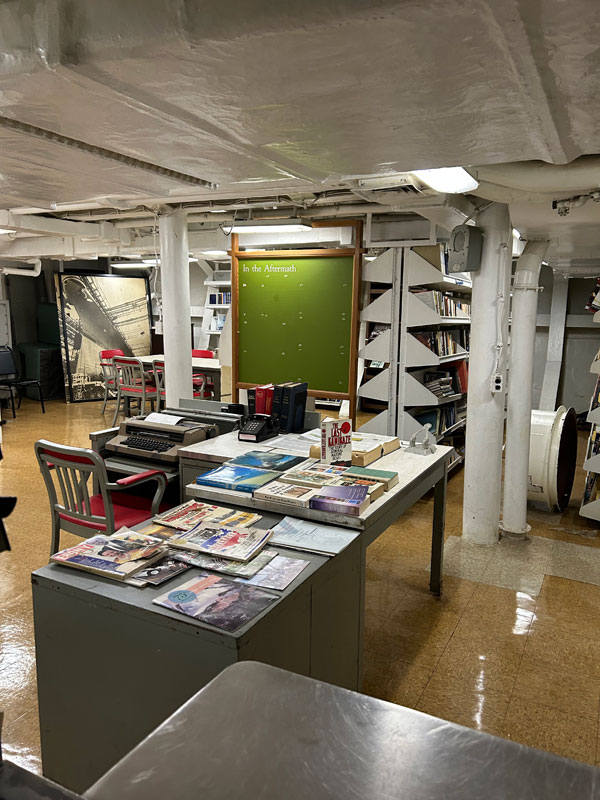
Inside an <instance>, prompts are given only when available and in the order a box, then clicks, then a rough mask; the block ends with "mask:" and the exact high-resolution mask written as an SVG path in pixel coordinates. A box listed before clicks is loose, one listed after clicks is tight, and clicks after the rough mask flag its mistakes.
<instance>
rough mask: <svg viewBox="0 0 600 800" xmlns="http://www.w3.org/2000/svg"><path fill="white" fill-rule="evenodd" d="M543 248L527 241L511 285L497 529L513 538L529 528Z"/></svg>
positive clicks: (523, 534) (542, 245)
mask: <svg viewBox="0 0 600 800" xmlns="http://www.w3.org/2000/svg"><path fill="white" fill-rule="evenodd" d="M547 250H548V242H545V241H539V242H527V244H526V245H525V249H524V250H523V252H522V254H521V256H520V258H519V261H518V262H517V269H516V271H515V277H514V281H513V300H512V319H511V335H510V369H509V371H508V416H507V422H506V454H505V458H504V510H503V515H502V522H501V524H500V529H501V530H502V532H503V533H507V534H509V535H511V536H515V537H518V536H525V534H526V533H527V531H528V530H529V526H528V525H527V489H528V481H529V439H530V436H531V403H532V391H533V358H534V354H535V327H536V318H537V303H538V290H539V287H538V279H539V276H540V268H541V266H542V261H543V259H544V257H545V255H546V252H547Z"/></svg>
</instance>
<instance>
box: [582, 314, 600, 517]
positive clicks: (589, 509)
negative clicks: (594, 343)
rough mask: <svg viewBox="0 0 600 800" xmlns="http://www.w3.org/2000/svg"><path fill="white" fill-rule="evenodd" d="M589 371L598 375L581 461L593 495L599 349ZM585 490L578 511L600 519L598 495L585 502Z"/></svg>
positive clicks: (597, 473)
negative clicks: (589, 425) (585, 446)
mask: <svg viewBox="0 0 600 800" xmlns="http://www.w3.org/2000/svg"><path fill="white" fill-rule="evenodd" d="M594 322H598V323H600V311H596V313H595V314H594ZM590 372H592V373H593V374H595V375H598V380H597V381H596V386H595V387H594V392H593V394H592V397H591V399H590V410H589V411H588V415H587V417H586V419H587V421H588V422H589V423H591V426H592V427H591V429H590V436H589V439H588V445H587V451H586V457H585V460H584V462H583V468H584V470H586V472H587V475H586V491H587V486H588V482H589V481H591V480H594V481H595V483H594V485H593V487H592V491H591V494H592V495H595V494H596V491H597V490H600V452H599V453H591V452H590V451H591V449H592V444H593V441H594V435H595V433H596V430H597V429H598V428H600V406H596V407H595V408H594V400H595V398H596V397H597V395H598V383H600V351H598V353H597V354H596V358H595V359H594V360H593V362H592V364H591V366H590ZM586 491H584V496H583V498H582V502H581V508H580V509H579V513H580V514H581V516H582V517H587V518H588V519H592V520H596V521H600V497H599V498H598V499H593V500H588V502H585V500H586V497H585V494H586Z"/></svg>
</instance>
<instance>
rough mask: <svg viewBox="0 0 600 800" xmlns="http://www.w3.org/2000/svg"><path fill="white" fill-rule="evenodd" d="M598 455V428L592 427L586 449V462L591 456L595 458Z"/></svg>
mask: <svg viewBox="0 0 600 800" xmlns="http://www.w3.org/2000/svg"><path fill="white" fill-rule="evenodd" d="M599 453H600V427H598V425H592V429H591V431H590V436H589V439H588V448H587V454H586V461H587V459H588V458H592V456H597V455H598V454H599Z"/></svg>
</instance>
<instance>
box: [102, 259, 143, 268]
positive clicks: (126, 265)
mask: <svg viewBox="0 0 600 800" xmlns="http://www.w3.org/2000/svg"><path fill="white" fill-rule="evenodd" d="M111 267H112V268H113V269H148V265H147V264H144V262H143V261H141V262H140V261H138V262H137V263H136V262H134V261H131V262H129V263H128V262H127V261H112V262H111Z"/></svg>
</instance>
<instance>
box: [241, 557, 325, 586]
mask: <svg viewBox="0 0 600 800" xmlns="http://www.w3.org/2000/svg"><path fill="white" fill-rule="evenodd" d="M309 564H310V561H306V560H304V559H302V558H288V557H287V556H280V555H278V556H276V557H275V558H274V559H273V560H272V561H271V562H270V563H269V564H267V565H266V567H264V568H263V569H261V570H260V572H257V573H256V575H255V576H254V577H253V578H248V579H247V580H244V583H251V584H252V586H262V587H263V589H278V590H279V591H283V590H284V589H287V587H288V586H289V585H290V583H291V582H292V581H293V580H295V579H296V578H297V577H298V575H300V573H301V572H302V571H303V570H305V569H306V567H308V565H309ZM238 580H239V581H241V580H243V579H242V578H238Z"/></svg>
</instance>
